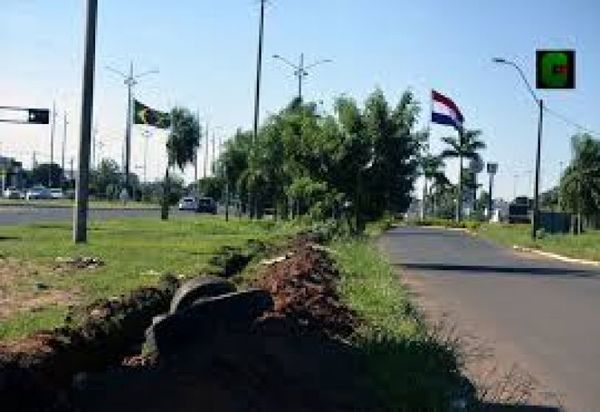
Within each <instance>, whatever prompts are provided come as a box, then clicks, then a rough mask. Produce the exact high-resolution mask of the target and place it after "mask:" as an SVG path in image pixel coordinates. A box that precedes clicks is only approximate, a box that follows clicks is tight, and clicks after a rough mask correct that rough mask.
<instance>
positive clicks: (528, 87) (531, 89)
mask: <svg viewBox="0 0 600 412" xmlns="http://www.w3.org/2000/svg"><path fill="white" fill-rule="evenodd" d="M493 62H494V63H500V64H507V65H509V66H512V67H514V68H515V69H517V71H518V72H519V75H520V76H521V79H522V80H523V82H524V83H525V85H526V86H527V90H528V91H529V93H530V94H531V96H532V97H533V100H534V101H535V103H536V104H539V102H540V100H539V98H538V97H537V95H536V94H535V91H534V90H533V87H531V84H530V83H529V80H527V77H526V76H525V73H523V70H522V69H521V67H519V65H518V64H517V63H515V62H513V61H511V60H506V59H502V58H497V57H496V58H494V59H493Z"/></svg>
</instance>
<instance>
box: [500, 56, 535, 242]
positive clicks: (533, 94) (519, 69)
mask: <svg viewBox="0 0 600 412" xmlns="http://www.w3.org/2000/svg"><path fill="white" fill-rule="evenodd" d="M492 61H493V62H494V63H498V64H506V65H508V66H512V67H514V68H515V69H516V70H517V72H519V75H520V76H521V79H523V82H524V83H525V85H526V86H527V89H528V90H529V93H530V94H531V97H532V98H533V100H534V101H535V103H536V105H537V106H538V108H539V119H538V133H537V147H536V155H535V183H534V189H533V219H532V220H531V238H532V239H533V240H536V239H537V229H538V227H539V219H540V216H539V214H540V203H539V197H540V160H541V159H540V157H541V152H542V132H543V126H544V101H543V100H542V99H540V98H538V96H537V95H536V94H535V91H534V90H533V87H531V84H530V83H529V81H528V80H527V77H525V74H524V73H523V70H521V68H520V67H519V65H517V63H515V62H513V61H510V60H506V59H503V58H500V57H495V58H494V59H492Z"/></svg>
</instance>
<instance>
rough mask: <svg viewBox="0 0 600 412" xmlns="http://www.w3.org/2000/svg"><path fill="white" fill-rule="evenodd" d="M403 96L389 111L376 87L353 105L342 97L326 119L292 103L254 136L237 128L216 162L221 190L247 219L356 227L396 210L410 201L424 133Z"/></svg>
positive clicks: (415, 108) (415, 107)
mask: <svg viewBox="0 0 600 412" xmlns="http://www.w3.org/2000/svg"><path fill="white" fill-rule="evenodd" d="M419 112H420V107H419V104H418V102H417V101H416V100H415V98H414V96H413V94H412V93H411V92H410V91H406V92H404V93H403V95H402V96H401V98H400V100H399V102H398V103H397V104H396V105H394V106H391V105H390V104H389V103H388V101H387V100H386V98H385V96H384V94H383V93H382V92H381V91H380V90H376V91H375V92H373V93H372V94H371V95H370V96H369V97H368V98H367V100H366V102H365V103H364V105H363V106H362V107H360V106H359V105H358V104H357V103H356V101H354V100H353V99H351V98H348V97H340V98H338V99H337V100H336V102H335V110H334V113H333V114H322V113H319V111H318V110H317V106H316V105H315V104H313V103H304V102H302V101H301V100H299V99H296V100H294V101H293V102H292V103H291V104H290V105H289V106H288V107H286V108H284V109H283V110H281V111H280V112H279V113H277V114H274V115H272V116H270V117H269V118H268V119H267V121H266V122H265V124H264V125H263V126H262V127H261V128H260V131H259V133H258V135H257V136H256V138H254V136H253V134H252V133H251V132H248V131H242V130H239V131H238V132H237V133H236V135H235V136H234V137H233V138H232V139H230V140H229V141H228V142H227V143H226V145H225V149H224V151H223V153H222V155H221V157H220V159H219V167H218V174H219V177H220V178H222V179H224V181H225V183H226V186H227V187H228V193H229V194H230V195H233V196H235V197H236V198H238V199H239V200H240V201H241V203H242V204H243V205H245V208H246V209H248V212H249V213H250V215H251V216H256V217H260V216H261V215H262V213H263V212H264V211H265V209H271V210H272V211H273V213H275V216H279V217H282V218H290V217H295V216H304V215H309V216H310V217H311V218H313V219H326V218H328V217H339V216H341V215H342V213H344V212H346V215H347V216H352V217H353V218H354V219H352V220H351V221H352V222H354V225H355V226H356V228H358V229H360V227H361V226H362V224H363V222H364V221H365V219H371V218H377V217H379V216H382V215H383V214H384V213H385V212H390V213H402V212H404V211H406V209H407V208H408V206H409V204H410V202H411V191H412V189H413V185H414V182H415V179H416V178H417V176H418V172H419V158H420V153H421V150H422V147H423V143H424V142H425V141H426V138H427V134H426V132H421V131H417V130H416V124H417V120H418V115H419Z"/></svg>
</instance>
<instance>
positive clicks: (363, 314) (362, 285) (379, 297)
mask: <svg viewBox="0 0 600 412" xmlns="http://www.w3.org/2000/svg"><path fill="white" fill-rule="evenodd" d="M331 246H332V248H333V250H334V251H335V253H334V257H335V259H336V261H337V264H338V266H339V267H340V269H341V271H342V280H341V282H340V285H339V288H340V292H341V294H342V296H343V299H344V301H345V302H346V303H347V304H348V306H349V307H350V308H352V309H353V310H354V311H355V312H356V313H357V315H358V317H359V319H360V320H361V326H360V327H359V329H358V331H357V333H356V336H355V343H356V344H357V346H358V347H359V348H360V349H361V350H362V351H364V353H365V355H366V361H367V367H368V370H369V375H370V380H371V381H372V386H373V387H374V388H377V391H378V395H379V399H380V400H381V402H382V404H383V405H385V407H386V408H387V409H388V410H448V409H449V408H450V405H451V404H452V403H453V402H454V401H456V400H457V399H458V398H460V397H462V392H464V389H465V387H468V385H466V386H465V383H466V381H465V380H464V379H463V378H462V376H461V374H460V368H459V359H458V355H457V351H456V346H455V344H454V341H453V339H452V338H451V337H448V336H446V337H445V336H443V335H441V334H437V333H433V332H432V331H431V330H428V328H427V327H426V326H425V324H424V322H422V320H421V319H420V317H419V315H418V314H417V312H416V311H415V309H414V307H413V305H412V304H411V302H410V299H409V296H408V292H407V291H406V289H405V288H404V287H403V285H402V283H401V282H400V279H399V277H398V275H397V274H396V273H395V272H394V270H393V268H392V267H391V266H390V264H389V263H388V262H387V261H386V260H385V258H383V257H382V256H381V254H380V252H379V251H378V250H377V249H376V248H375V246H373V245H372V244H370V243H369V242H368V241H367V240H343V241H338V242H334V243H333V244H332V245H331ZM467 397H468V395H467Z"/></svg>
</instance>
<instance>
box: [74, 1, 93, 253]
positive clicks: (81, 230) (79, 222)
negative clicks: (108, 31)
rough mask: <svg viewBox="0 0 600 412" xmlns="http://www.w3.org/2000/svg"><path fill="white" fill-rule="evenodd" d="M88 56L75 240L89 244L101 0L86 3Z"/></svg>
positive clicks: (82, 111)
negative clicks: (95, 77) (90, 188)
mask: <svg viewBox="0 0 600 412" xmlns="http://www.w3.org/2000/svg"><path fill="white" fill-rule="evenodd" d="M86 17H87V22H86V33H85V53H84V56H85V57H84V61H83V79H82V100H81V130H80V141H79V167H78V169H77V179H76V190H75V213H74V217H73V220H74V221H73V241H74V242H75V243H82V242H86V241H87V213H88V184H89V166H90V140H91V134H92V116H93V112H94V66H95V62H96V25H97V22H98V0H87V10H86Z"/></svg>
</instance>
